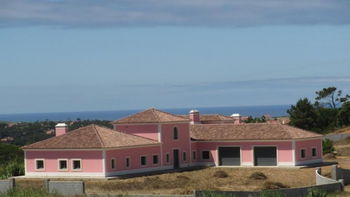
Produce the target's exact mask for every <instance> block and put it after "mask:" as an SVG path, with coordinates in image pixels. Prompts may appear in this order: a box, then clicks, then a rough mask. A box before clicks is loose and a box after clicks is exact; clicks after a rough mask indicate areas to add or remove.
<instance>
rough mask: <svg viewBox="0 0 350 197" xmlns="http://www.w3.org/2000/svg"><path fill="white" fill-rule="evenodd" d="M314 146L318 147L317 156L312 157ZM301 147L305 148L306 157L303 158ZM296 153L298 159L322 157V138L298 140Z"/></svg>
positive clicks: (305, 159)
mask: <svg viewBox="0 0 350 197" xmlns="http://www.w3.org/2000/svg"><path fill="white" fill-rule="evenodd" d="M312 148H316V152H317V155H316V157H312ZM301 149H305V158H301ZM295 155H296V156H295V159H296V161H307V160H317V159H322V139H313V140H302V141H296V142H295Z"/></svg>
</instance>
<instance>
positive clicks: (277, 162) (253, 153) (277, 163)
mask: <svg viewBox="0 0 350 197" xmlns="http://www.w3.org/2000/svg"><path fill="white" fill-rule="evenodd" d="M255 147H276V165H275V166H279V161H278V159H279V158H278V151H279V149H278V145H253V146H252V161H253V166H254V167H261V166H257V165H255V157H254V155H255V152H254V148H255ZM264 167H267V166H264Z"/></svg>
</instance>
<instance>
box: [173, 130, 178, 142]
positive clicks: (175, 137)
mask: <svg viewBox="0 0 350 197" xmlns="http://www.w3.org/2000/svg"><path fill="white" fill-rule="evenodd" d="M173 139H174V140H177V139H179V131H178V129H177V127H174V130H173Z"/></svg>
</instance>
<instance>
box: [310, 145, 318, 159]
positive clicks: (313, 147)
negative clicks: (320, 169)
mask: <svg viewBox="0 0 350 197" xmlns="http://www.w3.org/2000/svg"><path fill="white" fill-rule="evenodd" d="M313 149H315V150H316V155H315V156H313V155H312V153H313V152H312V151H313ZM317 157H318V154H317V147H316V146H311V158H317Z"/></svg>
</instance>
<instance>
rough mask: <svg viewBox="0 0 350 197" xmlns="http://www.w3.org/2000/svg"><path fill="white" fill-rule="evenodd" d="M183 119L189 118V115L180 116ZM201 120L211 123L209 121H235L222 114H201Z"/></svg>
mask: <svg viewBox="0 0 350 197" xmlns="http://www.w3.org/2000/svg"><path fill="white" fill-rule="evenodd" d="M179 116H181V117H183V118H189V115H179ZM199 117H200V120H201V121H209V120H215V121H218V120H233V118H232V117H230V116H225V115H222V114H200V116H199Z"/></svg>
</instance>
